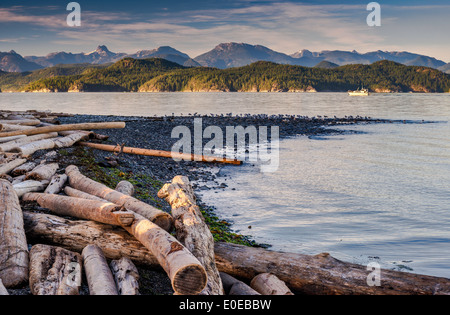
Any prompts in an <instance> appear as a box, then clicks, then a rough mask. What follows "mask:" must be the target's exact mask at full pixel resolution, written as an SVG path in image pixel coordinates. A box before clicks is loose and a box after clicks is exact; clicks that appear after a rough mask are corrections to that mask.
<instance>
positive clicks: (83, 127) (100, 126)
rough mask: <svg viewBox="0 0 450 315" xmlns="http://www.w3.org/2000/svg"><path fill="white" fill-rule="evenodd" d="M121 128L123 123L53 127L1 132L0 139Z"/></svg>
mask: <svg viewBox="0 0 450 315" xmlns="http://www.w3.org/2000/svg"><path fill="white" fill-rule="evenodd" d="M0 123H1V122H0ZM123 128H125V123H124V122H105V123H81V124H67V125H54V126H46V127H38V128H34V129H30V130H18V131H10V132H1V133H0V138H1V137H11V136H18V135H26V136H31V135H37V134H42V133H50V132H60V131H68V130H96V129H123Z"/></svg>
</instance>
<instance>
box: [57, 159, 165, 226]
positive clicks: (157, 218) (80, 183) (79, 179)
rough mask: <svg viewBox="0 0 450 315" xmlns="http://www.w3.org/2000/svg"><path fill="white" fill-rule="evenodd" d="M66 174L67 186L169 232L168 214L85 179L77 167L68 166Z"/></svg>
mask: <svg viewBox="0 0 450 315" xmlns="http://www.w3.org/2000/svg"><path fill="white" fill-rule="evenodd" d="M66 174H67V176H69V184H70V186H71V187H73V188H75V189H78V190H81V191H83V192H86V193H88V194H91V195H94V196H97V197H99V198H102V199H105V200H108V201H110V202H113V203H115V204H118V205H120V206H124V207H125V208H127V209H128V210H131V211H133V212H136V213H137V214H140V215H141V216H143V217H144V218H147V219H148V220H150V221H151V222H153V223H155V224H156V225H158V226H160V227H161V228H163V229H164V230H166V231H170V230H171V229H172V226H173V218H172V217H171V216H170V215H169V214H168V213H165V212H163V211H161V210H159V209H156V208H155V207H152V206H151V205H149V204H146V203H144V202H142V201H140V200H137V199H135V198H133V197H131V196H128V195H125V194H122V193H120V192H118V191H116V190H113V189H110V188H109V187H107V186H105V185H103V184H101V183H98V182H96V181H94V180H92V179H90V178H87V177H86V176H84V175H83V174H81V173H80V171H79V170H78V167H76V166H73V165H71V166H68V167H67V168H66Z"/></svg>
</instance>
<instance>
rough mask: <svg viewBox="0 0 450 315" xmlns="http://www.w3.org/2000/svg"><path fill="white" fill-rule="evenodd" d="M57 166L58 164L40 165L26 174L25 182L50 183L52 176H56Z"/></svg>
mask: <svg viewBox="0 0 450 315" xmlns="http://www.w3.org/2000/svg"><path fill="white" fill-rule="evenodd" d="M58 168H59V165H58V163H50V164H40V165H38V166H36V167H35V168H34V169H33V170H32V171H31V172H29V173H27V176H26V177H25V180H30V179H32V180H38V181H42V180H48V181H50V180H51V179H52V177H53V175H55V174H56V171H57V170H58Z"/></svg>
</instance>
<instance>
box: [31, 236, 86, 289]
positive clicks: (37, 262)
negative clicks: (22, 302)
mask: <svg viewBox="0 0 450 315" xmlns="http://www.w3.org/2000/svg"><path fill="white" fill-rule="evenodd" d="M82 263H83V262H82V259H81V255H79V254H78V253H74V252H71V251H68V250H66V249H63V248H60V247H55V246H49V245H42V244H38V245H34V246H33V247H32V248H31V250H30V289H31V292H32V293H33V295H79V287H80V286H81V270H82V267H81V266H82Z"/></svg>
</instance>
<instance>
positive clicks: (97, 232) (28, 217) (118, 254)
mask: <svg viewBox="0 0 450 315" xmlns="http://www.w3.org/2000/svg"><path fill="white" fill-rule="evenodd" d="M23 217H24V223H25V230H26V233H27V237H28V239H29V240H30V241H32V242H33V243H47V244H54V245H58V246H61V247H64V248H66V249H69V250H72V251H75V252H78V253H81V252H82V251H83V249H84V248H85V247H86V246H88V245H89V244H95V245H97V246H98V247H100V248H101V249H102V251H103V253H104V255H105V256H106V257H107V258H108V259H111V260H114V259H115V260H118V259H120V258H122V257H124V256H126V257H129V258H130V259H131V260H132V261H133V262H134V263H135V264H137V265H140V266H149V267H151V268H161V267H160V265H159V262H158V260H156V257H155V256H154V255H153V254H152V253H150V252H149V251H148V249H147V248H145V247H144V245H142V243H141V242H139V241H138V240H137V239H136V238H134V237H133V236H131V235H130V234H129V233H128V232H126V231H125V230H124V229H123V228H121V227H117V226H112V225H106V224H101V223H97V222H93V221H74V220H68V219H64V218H61V217H58V216H55V215H50V214H43V213H34V212H29V211H24V213H23Z"/></svg>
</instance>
